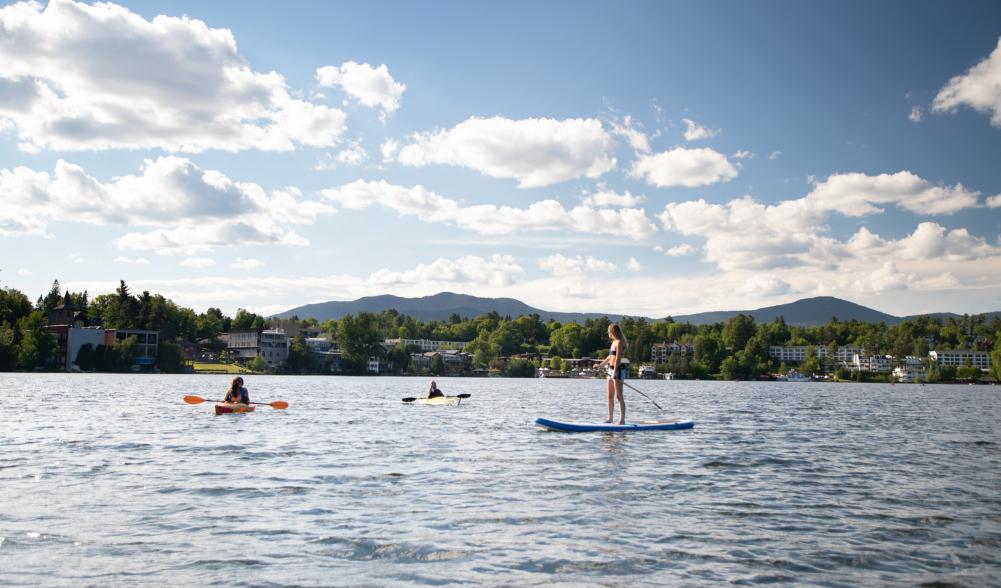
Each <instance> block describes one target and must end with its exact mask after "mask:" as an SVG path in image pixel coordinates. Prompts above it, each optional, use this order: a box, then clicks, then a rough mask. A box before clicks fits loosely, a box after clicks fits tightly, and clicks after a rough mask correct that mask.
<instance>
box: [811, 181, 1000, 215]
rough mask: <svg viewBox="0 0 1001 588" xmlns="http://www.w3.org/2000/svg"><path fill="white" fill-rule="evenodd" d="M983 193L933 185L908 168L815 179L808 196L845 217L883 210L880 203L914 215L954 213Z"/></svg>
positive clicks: (821, 208)
mask: <svg viewBox="0 0 1001 588" xmlns="http://www.w3.org/2000/svg"><path fill="white" fill-rule="evenodd" d="M979 196H980V192H971V191H969V190H967V189H966V188H964V187H963V185H962V184H956V185H955V186H943V185H936V184H932V183H931V182H929V181H927V180H924V179H922V178H921V177H919V176H917V175H916V174H913V173H911V172H909V171H901V172H897V173H895V174H880V175H877V176H870V175H866V174H860V173H849V174H834V175H832V176H830V177H828V178H827V179H826V180H824V181H821V182H815V185H814V189H813V191H812V192H811V193H810V194H809V195H808V196H807V197H806V198H807V201H808V203H809V204H810V205H813V206H816V207H817V208H818V209H820V210H823V211H834V212H838V213H840V214H843V215H845V216H865V215H869V214H875V213H880V212H883V210H882V209H881V208H879V207H878V206H877V205H879V204H894V205H896V206H898V207H900V208H903V209H904V210H907V211H910V212H913V213H915V214H952V213H954V212H957V211H960V210H963V209H965V208H970V207H974V206H977V199H978V198H979Z"/></svg>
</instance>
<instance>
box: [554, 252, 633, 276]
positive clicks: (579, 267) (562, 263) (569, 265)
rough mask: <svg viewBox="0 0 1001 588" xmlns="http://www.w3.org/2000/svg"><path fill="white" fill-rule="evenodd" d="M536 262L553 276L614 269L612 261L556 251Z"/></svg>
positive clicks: (612, 270)
mask: <svg viewBox="0 0 1001 588" xmlns="http://www.w3.org/2000/svg"><path fill="white" fill-rule="evenodd" d="M536 264H537V265H538V266H539V269H541V270H544V271H546V272H548V273H550V274H552V275H554V276H579V275H581V274H585V273H591V274H607V273H611V272H614V271H615V270H616V266H615V264H614V263H612V262H610V261H605V260H603V259H597V258H595V257H591V256H590V255H588V256H587V257H584V256H581V255H578V256H576V257H566V256H563V255H560V254H559V253H557V254H555V255H550V256H549V257H544V258H542V259H540V260H538V261H537V262H536Z"/></svg>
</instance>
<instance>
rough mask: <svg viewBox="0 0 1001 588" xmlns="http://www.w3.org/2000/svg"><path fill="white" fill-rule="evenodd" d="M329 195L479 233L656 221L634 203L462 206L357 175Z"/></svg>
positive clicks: (647, 229) (623, 230) (606, 230)
mask: <svg viewBox="0 0 1001 588" xmlns="http://www.w3.org/2000/svg"><path fill="white" fill-rule="evenodd" d="M321 194H322V195H323V196H324V197H325V198H326V199H327V200H329V201H331V202H334V203H336V204H338V205H340V206H342V207H344V208H346V209H354V210H358V209H363V208H368V207H369V206H382V207H384V208H388V209H390V210H394V211H396V212H397V213H398V214H401V215H405V216H415V217H417V218H419V219H420V220H422V221H424V222H428V223H450V224H455V225H458V226H460V227H462V228H465V229H468V230H471V231H474V232H477V233H480V234H484V235H509V234H513V233H516V232H520V231H553V230H569V231H576V232H582V233H595V234H607V235H622V236H627V237H630V238H632V239H634V240H640V239H644V238H646V237H649V236H650V235H652V234H653V233H654V232H656V230H657V228H656V226H655V225H654V224H653V223H652V222H651V221H650V219H649V218H648V217H647V216H646V212H644V211H643V210H642V209H638V208H620V209H614V210H613V209H609V208H593V207H591V206H589V205H585V204H582V205H580V206H577V207H574V208H572V209H570V210H567V209H566V208H564V207H563V205H562V204H560V203H559V202H557V201H556V200H540V201H538V202H534V203H532V204H531V205H529V206H528V207H527V208H515V207H511V206H496V205H493V204H480V205H473V206H463V205H461V204H460V203H459V202H458V201H456V200H452V199H450V198H445V197H443V196H440V195H438V194H436V193H434V192H431V191H430V190H428V189H426V188H424V187H423V186H419V185H418V186H413V187H409V188H408V187H405V186H397V185H394V184H390V183H388V182H386V181H385V180H380V181H375V182H373V181H366V180H357V181H354V182H351V183H350V184H345V185H343V186H339V187H337V188H329V189H326V190H323V191H322V192H321Z"/></svg>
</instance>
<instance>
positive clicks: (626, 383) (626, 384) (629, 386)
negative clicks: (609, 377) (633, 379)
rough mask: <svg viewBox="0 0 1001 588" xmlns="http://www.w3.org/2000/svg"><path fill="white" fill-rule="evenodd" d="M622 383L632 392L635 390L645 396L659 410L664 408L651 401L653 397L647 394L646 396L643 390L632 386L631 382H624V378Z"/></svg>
mask: <svg viewBox="0 0 1001 588" xmlns="http://www.w3.org/2000/svg"><path fill="white" fill-rule="evenodd" d="M622 384H623V385H624V386H626V387H627V388H629V389H630V390H632V391H633V392H636V393H637V394H639V395H640V396H642V397H643V398H646V399H647V400H649V401H650V403H651V404H653V405H654V406H656V407H657V408H659V409H660V410H661V411H663V410H664V408H663V407H662V406H661V405H659V404H657V403H656V402H654V401H653V398H650V397H649V396H647V395H646V394H644V393H643V392H640V391H639V390H637V389H636V388H635V387H633V386H632V385H631V384H629V382H626V381H625V380H622Z"/></svg>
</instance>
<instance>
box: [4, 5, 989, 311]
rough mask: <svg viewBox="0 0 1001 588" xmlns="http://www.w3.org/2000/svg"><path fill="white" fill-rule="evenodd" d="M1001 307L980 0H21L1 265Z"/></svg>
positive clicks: (582, 296) (321, 295) (615, 296)
mask: <svg viewBox="0 0 1001 588" xmlns="http://www.w3.org/2000/svg"><path fill="white" fill-rule="evenodd" d="M55 279H58V280H59V282H60V284H61V285H62V286H63V288H64V289H70V290H72V291H80V290H87V291H88V293H89V294H90V295H91V296H95V295H98V294H102V293H108V292H111V291H113V290H114V288H116V287H117V285H118V283H119V280H125V281H126V283H127V284H128V285H129V287H130V288H131V290H132V291H133V292H140V291H143V290H149V291H150V292H153V293H159V294H163V295H164V296H166V297H168V298H170V299H172V300H173V301H174V302H176V303H178V304H181V305H183V306H188V307H191V308H194V309H195V310H197V311H199V312H200V311H204V310H205V309H207V308H209V307H218V308H221V309H222V310H223V311H225V312H227V313H230V314H232V313H234V312H235V311H236V309H237V308H246V309H248V310H251V311H254V312H258V313H261V314H271V313H277V312H281V311H284V310H287V309H289V308H292V307H296V306H299V305H302V304H307V303H313V302H320V301H326V300H353V299H355V298H358V297H361V296H368V295H379V294H395V295H398V296H425V295H430V294H434V293H437V292H442V291H450V292H460V293H465V294H472V295H476V296H488V297H501V296H503V297H511V298H517V299H519V300H522V301H524V302H526V303H528V304H530V305H532V306H535V307H538V308H542V309H545V310H551V311H578V312H608V313H616V314H630V315H641V316H648V317H663V316H667V315H678V314H687V313H693V312H700V311H710V310H733V309H753V308H758V307H762V306H768V305H773V304H781V303H785V302H790V301H793V300H796V299H800V298H806V297H812V296H837V297H840V298H844V299H847V300H851V301H853V302H857V303H860V304H864V305H867V306H870V307H873V308H876V309H878V310H881V311H884V312H888V313H891V314H896V315H905V314H914V313H920V312H935V311H952V312H959V313H975V312H986V311H995V310H1001V3H998V2H991V1H986V2H978V1H968V2H961V3H955V2H947V1H942V2H921V1H918V2H912V1H896V2H894V1H887V2H868V1H865V2H862V1H848V2H838V3H805V2H797V1H791V2H777V1H772V2H753V3H752V2H736V1H735V2H715V1H708V2H694V1H693V2H680V1H679V2H659V1H650V2H578V1H573V2H569V1H568V2H560V1H547V2H518V1H509V2H491V3H486V2H426V3H416V2H350V3H349V2H282V3H275V2H263V1H250V2H248V1H239V2H236V1H234V2H228V1H221V0H220V1H214V2H184V1H178V2H169V3H168V2H145V1H143V2H127V3H86V2H74V1H72V0H52V1H50V2H48V3H42V2H17V3H10V4H6V5H2V7H0V286H2V287H12V288H16V289H18V290H21V291H22V292H25V293H26V294H28V296H29V297H31V298H32V299H34V298H36V297H37V296H38V295H40V294H43V293H45V292H47V291H48V289H49V287H50V285H51V284H52V281H53V280H55Z"/></svg>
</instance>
